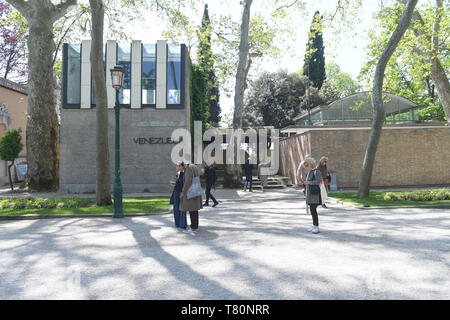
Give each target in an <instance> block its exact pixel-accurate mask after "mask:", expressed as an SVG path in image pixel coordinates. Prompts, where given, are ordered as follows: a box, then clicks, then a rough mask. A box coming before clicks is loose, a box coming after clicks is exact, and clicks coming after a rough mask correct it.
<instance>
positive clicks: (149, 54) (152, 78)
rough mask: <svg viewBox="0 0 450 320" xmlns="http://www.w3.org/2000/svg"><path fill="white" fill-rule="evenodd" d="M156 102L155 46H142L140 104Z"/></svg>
mask: <svg viewBox="0 0 450 320" xmlns="http://www.w3.org/2000/svg"><path fill="white" fill-rule="evenodd" d="M155 100H156V45H155V44H143V45H142V104H155V103H156V102H155Z"/></svg>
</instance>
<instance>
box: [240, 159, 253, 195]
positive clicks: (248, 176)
mask: <svg viewBox="0 0 450 320" xmlns="http://www.w3.org/2000/svg"><path fill="white" fill-rule="evenodd" d="M242 169H243V171H244V174H245V184H244V191H245V190H247V187H248V188H249V191H250V192H253V190H252V187H253V164H251V163H250V161H249V160H248V159H247V160H245V164H244V165H242Z"/></svg>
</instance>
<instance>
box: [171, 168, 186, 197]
mask: <svg viewBox="0 0 450 320" xmlns="http://www.w3.org/2000/svg"><path fill="white" fill-rule="evenodd" d="M183 178H184V172H180V174H177V180H176V181H175V187H174V188H173V189H174V190H176V191H178V192H181V191H183Z"/></svg>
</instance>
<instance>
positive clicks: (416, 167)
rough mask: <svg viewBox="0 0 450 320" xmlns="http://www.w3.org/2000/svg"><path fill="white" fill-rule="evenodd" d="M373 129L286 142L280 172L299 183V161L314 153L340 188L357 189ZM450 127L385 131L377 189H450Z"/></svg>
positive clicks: (309, 134)
mask: <svg viewBox="0 0 450 320" xmlns="http://www.w3.org/2000/svg"><path fill="white" fill-rule="evenodd" d="M369 133H370V129H369V128H348V129H342V128H327V129H314V130H309V131H306V132H304V133H302V134H299V135H295V136H293V137H290V138H288V139H284V140H282V141H280V174H281V175H283V176H289V177H291V179H292V181H296V182H297V179H296V177H295V172H296V170H297V166H298V164H299V162H300V161H301V160H302V159H303V158H304V156H305V155H306V154H308V153H310V154H311V155H312V156H313V157H314V158H315V159H316V160H318V159H319V158H320V157H322V156H327V157H328V158H329V160H328V169H329V170H330V171H332V172H336V180H337V186H338V188H357V187H358V184H359V179H360V174H361V173H360V171H361V167H362V163H363V158H364V154H365V150H366V147H367V142H368V139H369ZM449 146H450V128H448V127H405V128H399V127H397V128H396V127H385V128H384V129H383V130H382V134H381V137H380V142H379V145H378V150H377V155H376V159H375V166H374V170H373V175H372V183H371V185H372V186H373V187H386V186H421V185H423V186H427V185H447V186H449V185H450V162H449V161H450V160H449V159H450V148H449Z"/></svg>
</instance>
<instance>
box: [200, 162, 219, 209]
mask: <svg viewBox="0 0 450 320" xmlns="http://www.w3.org/2000/svg"><path fill="white" fill-rule="evenodd" d="M216 181H217V175H216V168H215V167H214V164H209V163H207V162H205V182H206V189H205V195H206V200H205V203H204V204H203V206H204V207H207V206H209V199H211V200H212V201H213V202H214V204H213V207H215V206H217V205H218V204H219V202H218V201H217V200H216V198H214V196H213V195H212V194H211V187H214V189H215V184H216Z"/></svg>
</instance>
